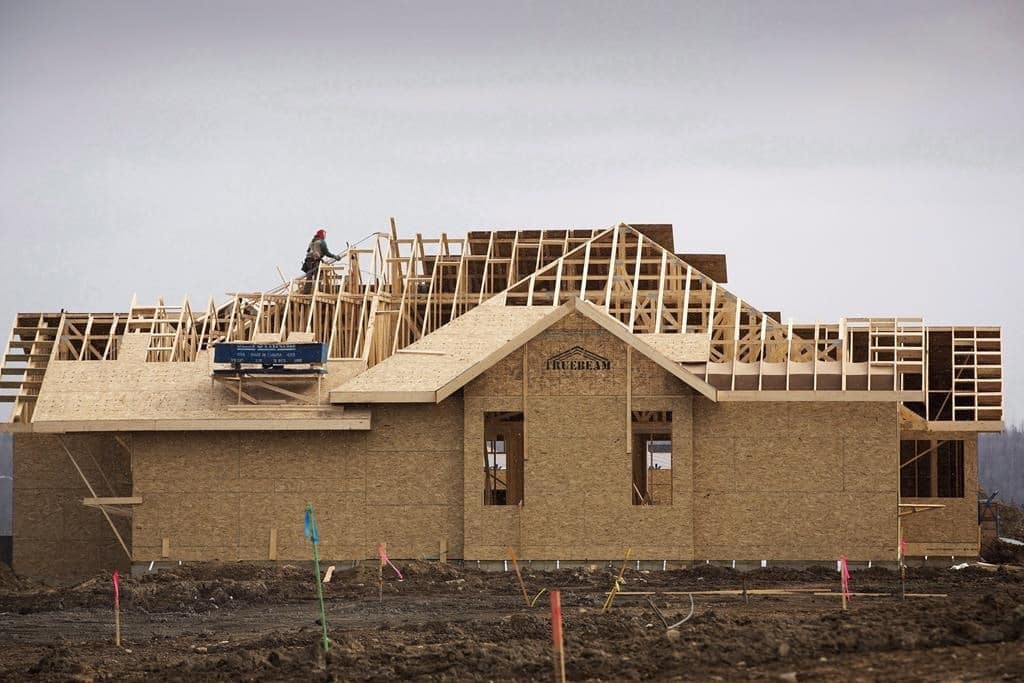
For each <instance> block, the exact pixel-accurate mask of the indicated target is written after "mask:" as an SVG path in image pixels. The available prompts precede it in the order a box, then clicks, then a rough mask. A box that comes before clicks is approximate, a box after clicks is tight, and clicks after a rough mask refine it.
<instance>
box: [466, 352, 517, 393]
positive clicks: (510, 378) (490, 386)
mask: <svg viewBox="0 0 1024 683" xmlns="http://www.w3.org/2000/svg"><path fill="white" fill-rule="evenodd" d="M464 394H465V395H466V396H467V397H469V396H522V395H523V349H522V348H518V349H516V350H515V351H513V352H512V353H510V354H509V355H507V356H505V357H504V358H503V359H501V360H500V361H498V362H497V363H496V364H495V365H494V366H493V367H492V368H491V369H490V370H488V371H487V372H485V373H484V374H482V375H480V376H479V377H477V378H476V379H474V380H473V381H472V382H470V383H469V384H467V385H466V387H465V389H464Z"/></svg>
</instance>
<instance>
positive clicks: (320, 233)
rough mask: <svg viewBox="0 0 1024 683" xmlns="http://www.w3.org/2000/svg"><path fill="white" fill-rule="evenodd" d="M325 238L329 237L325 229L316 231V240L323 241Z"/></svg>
mask: <svg viewBox="0 0 1024 683" xmlns="http://www.w3.org/2000/svg"><path fill="white" fill-rule="evenodd" d="M325 237H327V231H326V230H324V229H323V228H320V229H319V230H317V231H316V238H317V239H321V240H322V239H323V238H325Z"/></svg>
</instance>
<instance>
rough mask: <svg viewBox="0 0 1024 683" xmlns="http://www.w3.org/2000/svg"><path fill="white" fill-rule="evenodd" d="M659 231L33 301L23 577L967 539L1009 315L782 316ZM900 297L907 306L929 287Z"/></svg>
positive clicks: (16, 358)
mask: <svg viewBox="0 0 1024 683" xmlns="http://www.w3.org/2000/svg"><path fill="white" fill-rule="evenodd" d="M726 280H727V278H726V262H725V257H724V256H721V255H708V254H686V253H676V247H675V245H674V241H673V233H672V226H670V225H626V224H620V225H617V226H614V227H610V228H601V229H543V230H540V229H516V230H496V231H471V232H469V233H468V234H467V235H466V236H465V237H458V238H455V237H451V236H448V235H445V234H442V235H441V236H440V237H439V238H431V239H427V238H424V237H422V236H421V235H419V234H417V235H414V236H412V237H400V236H399V235H398V233H397V231H396V229H395V224H394V221H392V222H391V226H390V231H389V232H387V233H381V234H378V235H375V236H374V237H373V238H372V239H371V240H370V241H369V242H368V243H364V244H360V245H356V246H354V247H351V248H349V249H347V250H346V251H345V252H343V254H342V258H341V259H340V260H339V261H338V262H337V263H335V264H332V265H323V266H321V268H320V270H319V272H318V273H316V275H315V278H314V279H301V278H300V279H296V280H293V281H290V282H286V283H284V284H282V285H281V286H279V287H276V288H274V289H270V290H268V291H263V292H249V293H242V292H240V293H236V294H233V295H230V298H229V299H227V300H226V301H222V302H215V301H213V300H211V301H210V302H209V303H208V304H207V305H206V306H205V307H200V306H195V305H194V304H192V303H190V302H188V301H187V300H186V301H184V302H183V303H181V305H167V304H165V302H163V301H157V302H155V303H149V304H142V303H139V302H137V301H134V300H133V301H132V303H131V305H130V306H129V307H128V309H127V310H126V311H124V312H120V313H69V312H61V313H21V314H18V316H17V319H16V320H15V322H14V326H13V329H12V331H11V335H10V338H9V340H8V342H7V346H6V349H5V351H4V354H3V365H2V368H0V401H5V402H9V403H11V404H12V414H11V421H10V423H8V424H6V425H3V427H2V429H4V430H6V431H13V432H14V433H15V440H14V470H15V479H14V566H15V569H16V570H17V571H18V572H20V573H24V574H28V575H38V576H52V577H69V576H75V575H80V574H84V573H89V572H94V571H96V570H98V569H99V568H103V567H115V566H123V565H127V564H129V563H134V564H136V565H140V564H142V563H145V564H147V565H148V564H149V563H150V562H152V561H156V562H158V563H159V562H161V561H168V560H171V561H177V560H213V559H219V560H251V561H267V560H282V561H283V560H289V561H294V560H301V559H307V558H308V557H309V553H310V550H309V544H308V542H307V541H306V540H305V538H304V536H303V526H302V515H303V510H304V508H305V505H306V503H307V501H309V502H312V503H313V504H314V506H315V508H316V512H317V516H318V519H319V522H320V536H321V542H322V545H321V554H322V555H323V556H324V557H326V558H328V559H331V560H358V559H363V558H369V557H373V556H374V555H375V548H376V546H377V544H378V543H380V542H386V543H387V544H388V551H389V554H390V555H392V556H393V557H398V558H420V557H422V558H450V559H463V560H466V561H473V560H480V561H495V560H503V559H504V558H505V557H506V552H507V549H508V548H509V547H511V548H514V549H515V550H516V552H517V553H518V555H519V557H520V558H523V559H525V560H533V561H535V562H537V561H561V562H570V561H602V560H610V559H613V558H619V557H621V556H622V554H623V552H624V550H625V549H626V548H627V547H628V548H632V556H633V558H636V559H638V560H640V561H641V562H644V561H649V562H656V563H657V566H667V565H668V563H672V565H673V566H678V565H679V564H680V563H683V564H685V563H690V562H704V561H706V560H710V561H730V560H738V561H760V560H767V561H768V562H776V561H820V560H834V559H835V558H836V557H838V556H839V555H840V554H844V555H846V556H847V557H848V558H850V559H851V560H853V561H861V560H872V561H876V562H885V561H890V562H891V561H895V560H896V559H897V558H898V554H899V552H900V546H901V543H900V539H901V538H902V539H905V541H906V554H907V555H911V556H925V555H932V556H935V555H939V556H945V557H947V558H948V557H950V556H974V555H977V553H978V550H979V530H978V519H977V495H976V494H977V471H978V467H977V435H978V433H979V432H991V431H1001V430H1002V428H1003V423H1002V379H1001V378H1002V366H1001V339H1000V330H999V328H997V327H931V326H927V325H925V324H924V322H923V321H922V320H921V319H920V318H902V317H879V318H840V319H839V320H838V321H832V322H822V321H818V322H809V323H794V322H792V321H789V322H783V319H782V316H781V315H780V314H779V313H778V312H764V311H762V310H759V309H758V308H756V307H755V306H754V305H753V304H752V303H750V302H748V301H747V300H746V299H744V298H742V297H741V296H740V295H739V294H734V293H733V292H731V291H730V290H729V289H727V288H726V286H725V284H726ZM912 303H913V302H903V304H901V305H912Z"/></svg>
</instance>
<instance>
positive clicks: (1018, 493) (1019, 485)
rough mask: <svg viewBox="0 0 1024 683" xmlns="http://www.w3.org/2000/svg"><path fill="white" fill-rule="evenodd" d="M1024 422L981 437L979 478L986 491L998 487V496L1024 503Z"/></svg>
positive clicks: (1004, 499) (990, 491) (1000, 498)
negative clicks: (1003, 430)
mask: <svg viewBox="0 0 1024 683" xmlns="http://www.w3.org/2000/svg"><path fill="white" fill-rule="evenodd" d="M1022 461H1024V424H1020V425H1012V426H1010V427H1007V428H1006V431H1005V432H1003V433H1002V434H981V435H979V437H978V480H979V482H980V484H981V487H982V488H983V489H985V491H987V492H989V493H992V492H994V491H999V500H1002V501H1005V502H1010V503H1016V504H1018V505H1021V504H1024V462H1022Z"/></svg>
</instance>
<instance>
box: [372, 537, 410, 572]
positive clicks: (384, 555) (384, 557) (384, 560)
mask: <svg viewBox="0 0 1024 683" xmlns="http://www.w3.org/2000/svg"><path fill="white" fill-rule="evenodd" d="M377 553H378V554H379V555H380V563H381V565H382V566H383V565H385V564H386V565H387V566H389V567H391V568H392V569H394V570H395V574H397V575H398V580H399V581H405V579H404V578H402V572H400V571H398V567H396V566H395V565H394V563H393V562H392V561H391V560H390V559H389V558H388V551H386V550H384V544H383V543H379V544H377Z"/></svg>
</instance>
